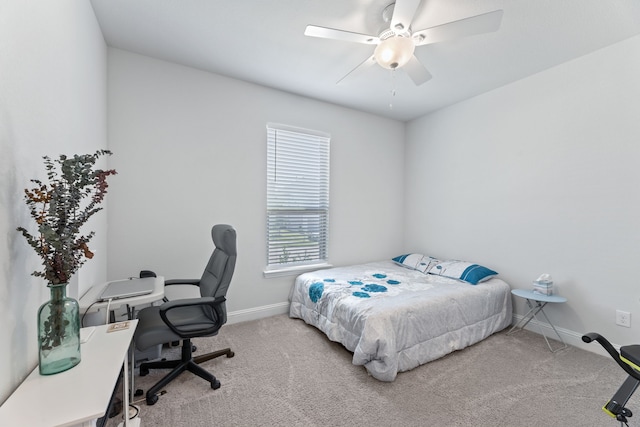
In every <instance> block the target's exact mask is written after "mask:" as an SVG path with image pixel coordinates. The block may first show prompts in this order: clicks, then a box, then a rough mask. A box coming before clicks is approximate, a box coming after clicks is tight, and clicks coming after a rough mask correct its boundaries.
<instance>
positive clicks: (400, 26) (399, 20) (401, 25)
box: [390, 0, 421, 34]
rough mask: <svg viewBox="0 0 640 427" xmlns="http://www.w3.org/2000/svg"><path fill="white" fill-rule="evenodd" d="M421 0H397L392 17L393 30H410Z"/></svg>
mask: <svg viewBox="0 0 640 427" xmlns="http://www.w3.org/2000/svg"><path fill="white" fill-rule="evenodd" d="M420 1H421V0H396V4H395V6H394V7H393V16H392V17H391V27H390V28H391V31H393V32H394V33H396V34H402V33H405V32H406V31H408V30H409V27H410V26H411V21H413V17H414V15H415V14H416V10H417V9H418V6H420Z"/></svg>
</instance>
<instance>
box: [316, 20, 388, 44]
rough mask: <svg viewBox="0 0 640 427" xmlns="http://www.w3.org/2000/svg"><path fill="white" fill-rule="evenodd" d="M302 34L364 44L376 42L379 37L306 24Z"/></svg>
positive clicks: (378, 40)
mask: <svg viewBox="0 0 640 427" xmlns="http://www.w3.org/2000/svg"><path fill="white" fill-rule="evenodd" d="M304 35H305V36H310V37H320V38H323V39H333V40H343V41H347V42H355V43H364V44H378V43H379V42H380V39H379V38H378V37H376V36H369V35H367V34H360V33H352V32H351V31H343V30H335V29H333V28H326V27H318V26H315V25H307V28H306V29H305V30H304Z"/></svg>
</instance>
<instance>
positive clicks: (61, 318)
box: [38, 283, 80, 375]
mask: <svg viewBox="0 0 640 427" xmlns="http://www.w3.org/2000/svg"><path fill="white" fill-rule="evenodd" d="M47 286H48V288H49V290H50V291H51V298H50V299H49V301H47V302H46V303H44V304H42V305H41V306H40V309H39V310H38V353H39V357H40V358H39V361H40V365H39V367H40V374H41V375H52V374H57V373H59V372H63V371H66V370H68V369H71V368H73V367H74V366H76V365H77V364H78V363H80V316H79V311H80V310H79V306H78V301H76V300H75V299H73V298H69V297H67V284H66V283H62V284H58V285H53V284H49V285H47Z"/></svg>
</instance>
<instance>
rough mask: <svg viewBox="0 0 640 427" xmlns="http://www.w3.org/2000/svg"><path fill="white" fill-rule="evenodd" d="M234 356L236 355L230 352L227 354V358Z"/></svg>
mask: <svg viewBox="0 0 640 427" xmlns="http://www.w3.org/2000/svg"><path fill="white" fill-rule="evenodd" d="M235 355H236V354H235V353H234V352H233V351H230V352H229V353H227V358H229V357H233V356H235Z"/></svg>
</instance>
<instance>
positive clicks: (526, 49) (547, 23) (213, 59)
mask: <svg viewBox="0 0 640 427" xmlns="http://www.w3.org/2000/svg"><path fill="white" fill-rule="evenodd" d="M392 2H393V0H224V1H223V0H91V3H92V5H93V8H94V10H95V13H96V16H97V18H98V22H99V23H100V27H101V28H102V32H103V34H104V37H105V40H106V42H107V44H108V45H109V46H112V47H115V48H119V49H124V50H128V51H131V52H136V53H139V54H142V55H147V56H151V57H154V58H159V59H163V60H167V61H171V62H175V63H179V64H184V65H187V66H190V67H194V68H198V69H201V70H207V71H211V72H214V73H217V74H221V75H225V76H230V77H234V78H236V79H240V80H245V81H248V82H252V83H257V84H260V85H264V86H269V87H273V88H276V89H280V90H283V91H286V92H291V93H295V94H299V95H304V96H308V97H311V98H316V99H320V100H323V101H328V102H331V103H335V104H340V105H345V106H347V107H351V108H355V109H359V110H363V111H368V112H371V113H375V114H379V115H383V116H387V117H391V118H394V119H398V120H402V121H406V120H410V119H413V118H415V117H418V116H421V115H424V114H426V113H429V112H431V111H434V110H437V109H440V108H442V107H445V106H447V105H451V104H454V103H456V102H458V101H461V100H464V99H468V98H470V97H473V96H475V95H478V94H480V93H483V92H486V91H489V90H492V89H494V88H496V87H500V86H502V85H505V84H507V83H510V82H513V81H516V80H519V79H522V78H524V77H527V76H529V75H532V74H534V73H537V72H539V71H542V70H545V69H547V68H550V67H553V66H555V65H557V64H560V63H563V62H566V61H569V60H571V59H573V58H577V57H579V56H582V55H585V54H587V53H590V52H593V51H594V50H597V49H599V48H602V47H604V46H608V45H610V44H613V43H616V42H618V41H621V40H624V39H626V38H629V37H632V36H634V35H637V34H640V1H639V0H481V1H480V0H422V3H421V5H420V6H419V8H418V12H417V13H416V15H415V18H414V20H413V23H412V28H413V29H414V30H421V29H424V28H428V27H431V26H434V25H438V24H442V23H445V22H449V21H454V20H457V19H462V18H465V17H468V16H472V15H477V14H480V13H484V12H489V11H493V10H496V9H502V10H504V16H503V19H502V26H501V28H500V30H498V31H497V32H494V33H489V34H482V35H477V36H473V37H468V38H464V39H459V40H455V41H450V42H444V43H438V44H431V45H425V46H420V47H418V48H416V56H417V57H418V59H420V61H421V62H422V63H423V64H424V65H425V66H426V67H427V69H428V70H429V71H430V72H431V74H432V75H433V78H432V79H431V80H429V81H428V82H426V83H424V84H423V85H421V86H415V85H414V84H413V82H412V81H411V80H410V79H409V77H408V76H407V75H406V74H404V72H403V71H402V70H399V71H396V72H395V75H393V74H392V72H391V71H389V70H385V69H383V68H381V67H379V66H378V65H377V64H376V65H374V66H372V67H370V68H368V69H366V70H364V71H363V72H361V73H358V74H355V75H354V74H352V75H350V76H349V77H348V78H347V79H345V80H344V81H342V82H341V83H340V84H336V82H337V81H338V80H339V79H340V78H342V77H343V76H344V75H345V74H347V73H348V72H349V71H351V70H352V69H353V68H355V67H356V66H357V65H358V64H360V63H361V62H362V61H364V60H365V59H367V58H368V57H369V56H371V54H372V53H373V48H374V46H370V45H364V44H356V43H350V42H343V41H335V40H328V39H319V38H312V37H306V36H304V30H305V27H306V26H307V25H308V24H313V25H318V26H323V27H331V28H336V29H342V30H347V31H353V32H358V33H365V34H371V35H378V33H379V32H380V30H381V29H382V28H383V27H384V22H383V20H382V10H383V9H384V8H385V7H386V6H387V5H388V4H389V3H392ZM387 26H388V24H387ZM594 84H597V82H594ZM392 89H395V91H396V95H395V96H393V97H392V95H391V92H392ZM390 104H392V108H390Z"/></svg>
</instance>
